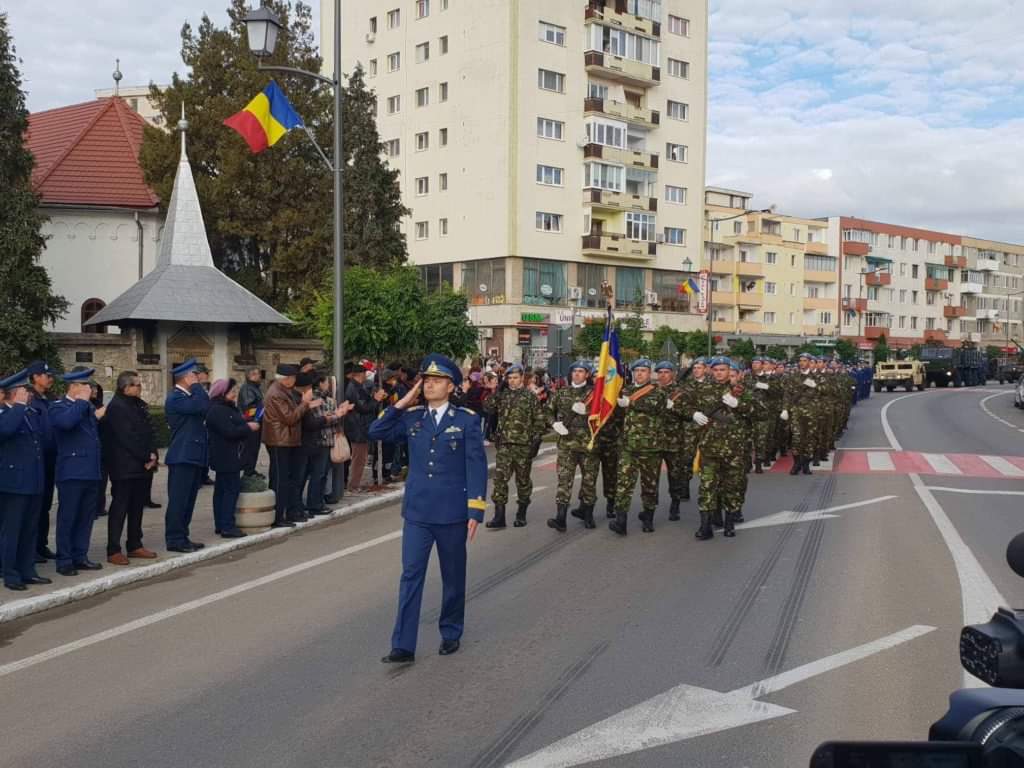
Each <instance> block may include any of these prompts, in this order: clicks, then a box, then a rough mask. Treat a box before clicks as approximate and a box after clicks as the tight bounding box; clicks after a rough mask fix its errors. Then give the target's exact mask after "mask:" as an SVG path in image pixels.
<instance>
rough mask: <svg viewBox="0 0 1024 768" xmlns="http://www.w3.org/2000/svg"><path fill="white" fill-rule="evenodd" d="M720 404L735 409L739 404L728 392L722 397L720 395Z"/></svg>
mask: <svg viewBox="0 0 1024 768" xmlns="http://www.w3.org/2000/svg"><path fill="white" fill-rule="evenodd" d="M722 402H723V403H725V404H726V405H728V406H729V407H730V408H735V407H736V406H737V405H739V404H740V401H739V400H737V399H736V398H735V397H733V396H732V395H731V394H729V393H728V392H726V393H725V394H724V395H722Z"/></svg>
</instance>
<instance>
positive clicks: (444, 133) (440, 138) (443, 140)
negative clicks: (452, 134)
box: [437, 128, 448, 147]
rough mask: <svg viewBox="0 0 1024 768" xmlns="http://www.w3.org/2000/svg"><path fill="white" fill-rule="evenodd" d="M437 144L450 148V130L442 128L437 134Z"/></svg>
mask: <svg viewBox="0 0 1024 768" xmlns="http://www.w3.org/2000/svg"><path fill="white" fill-rule="evenodd" d="M437 143H438V145H439V146H442V147H447V146H448V129H447V128H441V129H440V130H439V131H438V132H437Z"/></svg>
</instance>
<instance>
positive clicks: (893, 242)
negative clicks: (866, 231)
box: [889, 235, 896, 248]
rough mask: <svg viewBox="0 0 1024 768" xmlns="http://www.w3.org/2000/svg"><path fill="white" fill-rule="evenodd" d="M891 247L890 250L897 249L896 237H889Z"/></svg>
mask: <svg viewBox="0 0 1024 768" xmlns="http://www.w3.org/2000/svg"><path fill="white" fill-rule="evenodd" d="M889 247H890V248H895V247H896V235H889Z"/></svg>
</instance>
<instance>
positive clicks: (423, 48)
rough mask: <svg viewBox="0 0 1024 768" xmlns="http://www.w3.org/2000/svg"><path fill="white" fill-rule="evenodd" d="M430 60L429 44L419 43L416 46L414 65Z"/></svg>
mask: <svg viewBox="0 0 1024 768" xmlns="http://www.w3.org/2000/svg"><path fill="white" fill-rule="evenodd" d="M429 60H430V43H420V44H419V45H417V46H416V63H417V64H422V63H423V62H425V61H429Z"/></svg>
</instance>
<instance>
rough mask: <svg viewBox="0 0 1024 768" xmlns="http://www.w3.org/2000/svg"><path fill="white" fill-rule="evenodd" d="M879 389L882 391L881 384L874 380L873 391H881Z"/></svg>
mask: <svg viewBox="0 0 1024 768" xmlns="http://www.w3.org/2000/svg"><path fill="white" fill-rule="evenodd" d="M881 391H882V385H881V384H879V383H878V382H877V381H876V382H875V392H881Z"/></svg>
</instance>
